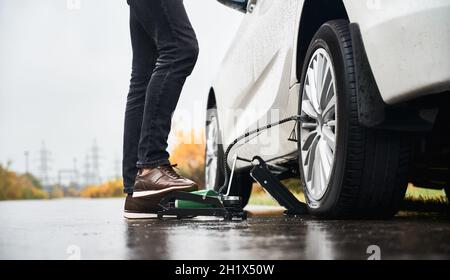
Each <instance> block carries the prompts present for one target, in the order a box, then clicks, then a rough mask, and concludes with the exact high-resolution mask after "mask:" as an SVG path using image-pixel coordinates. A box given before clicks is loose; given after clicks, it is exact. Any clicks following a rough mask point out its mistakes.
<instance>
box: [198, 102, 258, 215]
mask: <svg viewBox="0 0 450 280" xmlns="http://www.w3.org/2000/svg"><path fill="white" fill-rule="evenodd" d="M224 180H225V176H224V148H223V145H222V143H221V136H220V127H219V118H218V114H217V108H215V107H213V108H210V109H208V111H207V113H206V151H205V186H206V188H207V189H212V190H215V191H218V190H219V189H220V187H221V186H222V184H223V182H224ZM252 185H253V179H252V178H251V177H250V172H249V171H247V170H241V171H237V172H235V174H234V176H233V182H232V184H231V191H230V195H233V196H240V197H241V198H242V207H245V206H246V205H247V203H248V201H249V199H250V194H251V191H252Z"/></svg>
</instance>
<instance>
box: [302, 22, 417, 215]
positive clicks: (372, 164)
mask: <svg viewBox="0 0 450 280" xmlns="http://www.w3.org/2000/svg"><path fill="white" fill-rule="evenodd" d="M354 71H355V65H354V61H353V49H352V41H351V37H350V32H349V28H348V22H347V21H345V20H334V21H330V22H327V23H326V24H324V25H323V26H322V27H321V28H320V29H319V31H318V32H317V33H316V35H315V37H314V38H313V40H312V42H311V45H310V47H309V49H308V52H307V55H306V59H305V64H304V67H303V72H302V79H301V85H302V86H301V91H300V92H301V94H300V96H301V98H300V100H301V101H300V104H299V111H300V114H302V115H304V116H307V119H309V120H308V121H305V122H303V123H302V127H301V129H300V135H299V139H300V141H299V161H300V162H299V164H300V170H301V174H302V183H303V187H304V191H305V196H306V200H307V203H308V207H309V210H310V212H311V213H312V214H314V215H317V216H321V217H327V218H360V217H364V218H379V217H390V216H392V215H394V214H395V213H396V212H397V210H398V207H399V204H400V202H401V201H402V199H403V198H404V195H405V192H406V187H407V168H408V159H409V147H410V144H409V142H408V140H407V137H405V136H406V135H405V134H403V133H400V132H394V131H385V130H374V129H368V128H365V127H362V126H361V125H359V121H358V114H357V99H356V98H357V97H356V96H357V90H356V83H355V72H354Z"/></svg>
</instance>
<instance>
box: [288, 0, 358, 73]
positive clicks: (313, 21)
mask: <svg viewBox="0 0 450 280" xmlns="http://www.w3.org/2000/svg"><path fill="white" fill-rule="evenodd" d="M334 19H347V20H348V19H349V17H348V14H347V10H346V9H345V6H344V3H343V1H342V0H305V2H304V3H303V8H302V12H301V15H300V23H299V28H298V35H297V51H296V55H297V58H296V76H297V80H298V81H300V78H301V75H302V66H303V62H304V60H305V56H306V52H307V50H308V47H309V44H310V43H311V40H312V38H313V37H314V34H316V32H317V30H319V28H320V27H321V26H322V24H324V23H325V22H327V21H330V20H334Z"/></svg>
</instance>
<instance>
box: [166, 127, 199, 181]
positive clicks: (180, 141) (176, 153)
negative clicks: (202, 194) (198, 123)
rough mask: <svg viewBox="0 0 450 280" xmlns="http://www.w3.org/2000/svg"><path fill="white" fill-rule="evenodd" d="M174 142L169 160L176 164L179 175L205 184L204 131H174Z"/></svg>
mask: <svg viewBox="0 0 450 280" xmlns="http://www.w3.org/2000/svg"><path fill="white" fill-rule="evenodd" d="M175 138H176V144H175V146H174V148H173V149H172V151H171V155H170V162H171V163H173V164H177V167H178V169H179V172H180V174H181V175H183V176H185V177H187V178H190V179H192V180H194V181H195V182H197V183H198V184H199V185H200V187H202V186H204V184H205V178H204V177H205V170H204V168H205V141H204V131H200V132H196V131H195V130H190V131H189V132H184V131H182V130H178V131H177V132H175Z"/></svg>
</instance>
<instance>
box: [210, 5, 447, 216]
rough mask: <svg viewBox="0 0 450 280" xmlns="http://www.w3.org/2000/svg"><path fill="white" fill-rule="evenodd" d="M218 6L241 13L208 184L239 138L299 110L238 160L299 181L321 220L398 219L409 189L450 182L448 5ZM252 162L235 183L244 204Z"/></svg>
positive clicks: (213, 121)
mask: <svg viewBox="0 0 450 280" xmlns="http://www.w3.org/2000/svg"><path fill="white" fill-rule="evenodd" d="M218 1H219V2H221V3H223V4H225V5H227V6H230V7H232V8H235V9H237V10H239V11H241V12H244V13H245V16H244V19H243V22H242V24H241V26H240V28H239V31H238V33H237V35H236V38H235V39H234V42H233V43H232V45H231V48H230V49H229V51H228V53H227V54H226V56H225V58H224V61H223V63H222V65H221V68H220V71H219V73H218V76H217V79H216V80H215V81H214V82H213V84H212V87H211V90H210V92H209V95H208V108H207V109H208V110H207V121H206V134H207V147H206V170H205V173H206V178H205V179H206V185H207V186H208V187H210V188H213V187H216V188H217V186H220V185H221V184H222V183H223V165H224V163H223V157H224V149H226V148H227V147H228V146H229V145H230V144H231V143H232V141H233V140H234V139H235V138H236V137H238V136H240V135H242V134H244V133H245V132H246V131H249V130H251V129H254V128H256V127H261V126H264V125H266V124H268V123H272V122H275V121H277V120H280V119H283V118H285V117H289V116H295V115H302V116H303V118H302V119H303V120H302V122H300V124H299V129H296V128H295V123H292V122H291V123H287V124H284V125H282V126H280V127H276V128H274V129H273V130H272V131H267V132H266V133H262V134H260V135H259V136H257V137H256V138H254V139H252V141H250V142H249V143H240V144H239V145H236V147H235V148H233V149H232V150H231V152H230V155H238V156H239V157H240V158H244V159H250V160H251V159H252V158H253V157H254V156H256V155H258V156H261V157H262V158H264V159H265V160H267V161H268V162H269V163H270V164H271V165H272V166H273V167H275V166H277V167H280V168H285V170H290V171H291V172H290V173H289V174H290V176H286V174H287V173H286V172H284V174H283V176H284V177H285V178H286V177H300V178H301V179H302V180H301V182H302V185H303V188H304V193H305V197H306V200H307V205H308V208H309V211H310V212H311V213H312V214H314V215H316V216H320V217H326V218H358V217H364V218H376V217H390V216H392V215H394V214H395V213H396V212H397V211H398V208H399V204H400V202H401V201H402V199H403V198H404V195H405V191H406V187H407V184H408V182H412V183H414V184H415V185H417V186H421V187H427V188H439V189H443V188H446V187H448V184H449V173H450V172H449V162H450V141H449V138H448V131H450V1H449V0H368V1H366V0H305V1H303V0H218ZM231 161H232V157H231V156H230V157H229V159H228V164H230V165H231V163H232V162H231ZM250 167H251V163H250V162H246V161H238V164H237V169H236V174H235V176H234V179H233V183H232V193H234V194H239V195H241V196H243V197H244V200H245V201H244V203H246V201H248V197H249V194H250V190H251V185H252V179H251V178H250V176H249V169H250ZM296 171H298V172H296Z"/></svg>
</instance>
